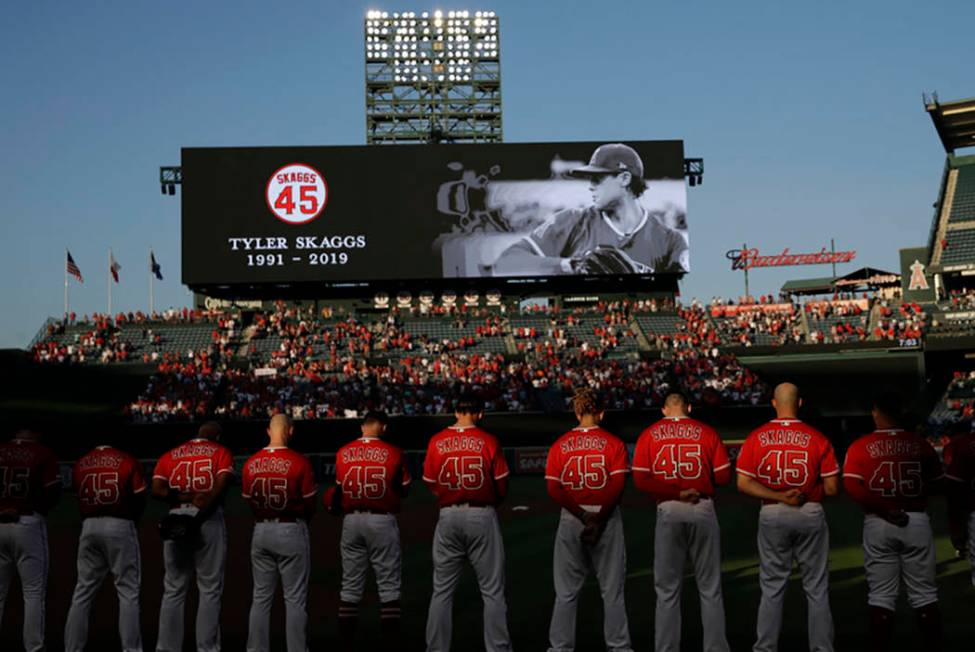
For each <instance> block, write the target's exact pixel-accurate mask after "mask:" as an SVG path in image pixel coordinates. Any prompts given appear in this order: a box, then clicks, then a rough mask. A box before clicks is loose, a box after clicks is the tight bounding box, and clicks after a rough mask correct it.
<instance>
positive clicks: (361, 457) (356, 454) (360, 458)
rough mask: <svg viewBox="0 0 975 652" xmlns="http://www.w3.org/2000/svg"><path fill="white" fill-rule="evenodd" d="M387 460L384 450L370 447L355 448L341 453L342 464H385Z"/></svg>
mask: <svg viewBox="0 0 975 652" xmlns="http://www.w3.org/2000/svg"><path fill="white" fill-rule="evenodd" d="M388 459H389V451H388V450H387V449H385V448H373V447H371V446H356V447H354V448H350V449H348V450H344V451H342V463H343V464H351V463H352V462H385V461H386V460H388Z"/></svg>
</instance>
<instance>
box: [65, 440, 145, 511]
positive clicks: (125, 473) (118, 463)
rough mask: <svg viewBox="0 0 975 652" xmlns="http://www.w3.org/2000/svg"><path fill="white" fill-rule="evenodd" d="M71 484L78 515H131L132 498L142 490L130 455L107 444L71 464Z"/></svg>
mask: <svg viewBox="0 0 975 652" xmlns="http://www.w3.org/2000/svg"><path fill="white" fill-rule="evenodd" d="M72 484H73V486H74V490H75V493H76V494H77V495H78V509H79V510H80V511H81V516H82V518H89V517H94V516H114V517H117V518H131V516H132V498H133V497H134V496H135V494H139V493H142V492H143V491H145V490H146V483H145V480H144V479H143V477H142V471H141V469H140V468H139V462H138V460H136V459H135V458H134V457H132V456H131V455H129V454H128V453H125V452H123V451H120V450H118V449H117V448H113V447H111V446H98V447H96V448H94V449H92V450H91V451H89V452H88V453H86V454H85V455H84V456H82V457H81V458H80V459H79V460H78V461H77V462H76V463H75V465H74V474H73V477H72Z"/></svg>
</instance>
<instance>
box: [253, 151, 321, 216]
mask: <svg viewBox="0 0 975 652" xmlns="http://www.w3.org/2000/svg"><path fill="white" fill-rule="evenodd" d="M265 195H266V197H267V206H268V208H270V209H271V212H272V213H274V216H275V217H277V218H278V219H279V220H281V221H282V222H286V223H288V224H307V223H308V222H311V221H312V220H313V219H315V218H316V217H318V216H319V215H321V214H322V210H323V209H324V208H325V204H326V203H327V202H328V184H327V183H325V177H323V176H322V173H321V172H319V171H318V170H316V169H315V168H313V167H312V166H310V165H305V164H304V163H289V164H288V165H285V166H284V167H282V168H280V169H278V170H277V172H275V173H274V174H272V175H271V178H270V179H268V182H267V190H266V191H265Z"/></svg>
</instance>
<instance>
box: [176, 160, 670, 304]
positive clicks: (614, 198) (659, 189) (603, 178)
mask: <svg viewBox="0 0 975 652" xmlns="http://www.w3.org/2000/svg"><path fill="white" fill-rule="evenodd" d="M683 161H684V149H683V143H682V142H681V141H643V142H627V143H613V142H574V143H535V144H504V145H501V144H482V145H415V146H413V145H400V146H395V147H262V148H187V149H184V150H183V156H182V167H183V210H182V242H183V256H182V259H183V260H182V262H183V269H182V272H183V279H182V280H183V283H185V284H187V285H190V286H208V285H209V286H219V285H236V284H287V283H309V282H310V283H324V284H326V285H327V284H330V283H348V282H356V281H395V280H413V279H415V280H422V279H449V278H490V277H509V278H538V277H552V276H563V275H612V276H620V275H658V274H681V273H684V272H687V271H689V262H688V260H689V257H688V237H687V219H686V218H687V211H686V207H687V196H686V189H685V186H684V179H683Z"/></svg>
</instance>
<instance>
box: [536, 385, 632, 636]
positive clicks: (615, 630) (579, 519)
mask: <svg viewBox="0 0 975 652" xmlns="http://www.w3.org/2000/svg"><path fill="white" fill-rule="evenodd" d="M572 407H573V410H574V411H575V415H576V418H577V419H578V420H579V425H578V426H577V427H575V428H573V429H572V430H570V431H569V432H567V433H565V434H564V435H562V436H561V437H560V438H559V439H558V440H557V441H556V442H555V443H554V444H553V445H552V447H551V448H550V449H549V451H548V460H547V461H546V464H545V480H546V485H547V487H548V493H549V495H550V496H551V497H552V498H553V499H554V500H555V501H556V502H557V503H558V504H559V505H561V506H562V515H561V517H560V518H559V529H558V531H557V532H556V534H555V554H554V555H553V560H552V562H553V563H552V575H553V578H554V580H555V606H554V608H553V609H552V622H551V625H550V626H549V630H548V639H549V648H548V649H549V652H571V651H572V650H575V647H576V609H577V607H578V601H579V594H580V593H581V592H582V586H583V584H584V583H585V581H586V576H587V575H588V574H589V571H590V570H591V571H594V572H595V574H596V579H597V580H598V582H599V589H600V593H601V594H602V596H603V637H604V639H605V641H606V649H607V650H609V651H612V652H617V651H619V652H632V650H633V647H632V646H631V644H630V631H629V626H628V624H627V620H626V604H625V601H624V598H623V593H624V588H625V585H626V541H625V540H624V538H623V517H622V516H621V515H620V509H619V502H620V497H621V496H622V495H623V486H624V483H625V481H626V474H627V473H628V472H629V462H628V460H627V456H626V446H625V445H624V444H623V442H622V441H620V439H619V438H618V437H616V436H615V435H613V434H610V433H609V432H607V431H606V430H603V429H602V428H600V427H599V422H600V421H601V420H602V417H603V409H602V406H601V405H600V402H599V398H598V396H597V395H596V392H594V391H593V390H592V389H589V388H588V387H587V388H584V389H580V390H578V391H576V393H575V396H574V397H573V398H572Z"/></svg>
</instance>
